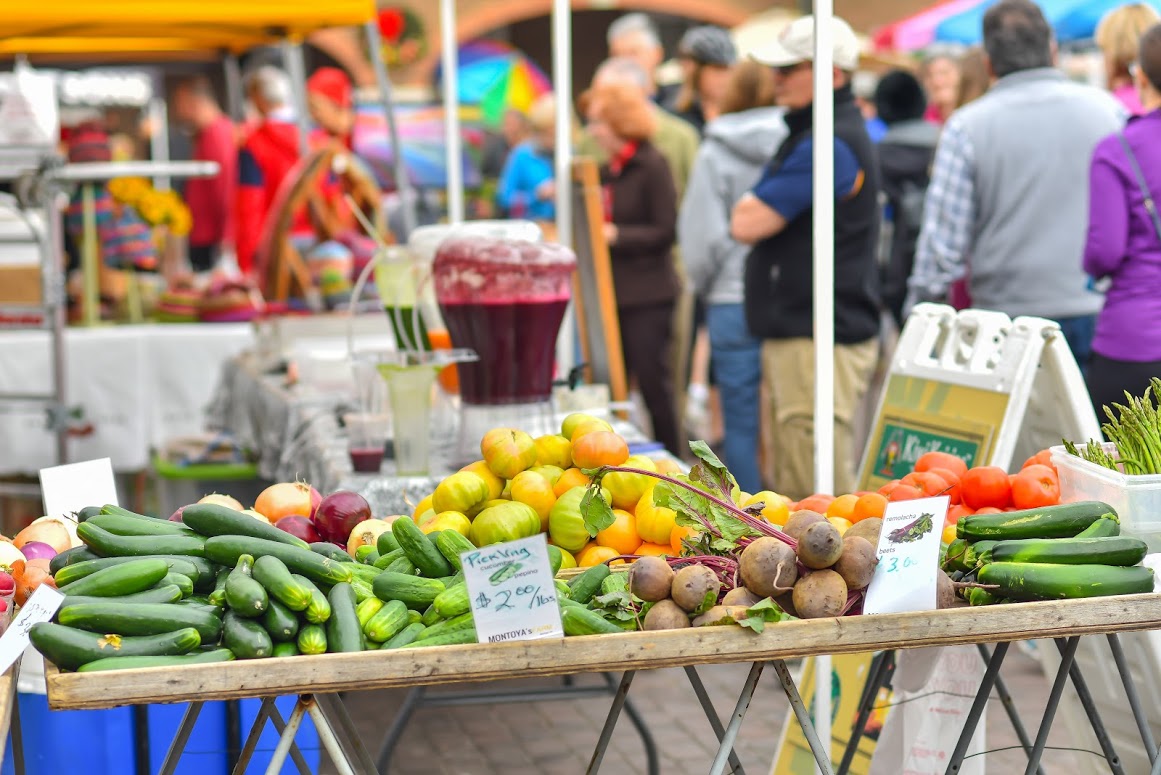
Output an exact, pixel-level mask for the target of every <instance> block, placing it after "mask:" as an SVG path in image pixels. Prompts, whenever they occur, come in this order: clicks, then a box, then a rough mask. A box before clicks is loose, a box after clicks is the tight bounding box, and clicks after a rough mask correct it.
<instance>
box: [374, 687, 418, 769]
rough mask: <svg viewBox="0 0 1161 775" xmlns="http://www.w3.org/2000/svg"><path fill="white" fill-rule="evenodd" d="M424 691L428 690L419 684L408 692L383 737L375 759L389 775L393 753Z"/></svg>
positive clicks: (380, 767) (379, 766)
mask: <svg viewBox="0 0 1161 775" xmlns="http://www.w3.org/2000/svg"><path fill="white" fill-rule="evenodd" d="M424 691H426V690H425V688H424V687H422V686H417V687H415V688H414V689H412V690H411V691H409V692H407V696H406V697H404V698H403V704H402V705H400V706H399V712H398V713H396V714H395V718H394V720H392V722H391V726H390V727H388V729H387V735H386V737H384V738H383V743H382V744H381V745H380V746H379V755H378V757H376V759H375V763H376V764H377V765H378V768H379V772H381V773H382V774H383V775H387V768H388V767H389V766H390V764H391V754H393V753H395V746H396V745H398V744H399V738H401V737H403V730H404V729H406V728H407V722H409V721H411V716H412V714H414V713H415V709H416V707H418V705H419V701H420V700H421V699H423V693H424Z"/></svg>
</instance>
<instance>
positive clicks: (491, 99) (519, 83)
mask: <svg viewBox="0 0 1161 775" xmlns="http://www.w3.org/2000/svg"><path fill="white" fill-rule="evenodd" d="M458 62H459V67H458V69H457V71H456V77H457V79H458V92H459V99H460V103H462V104H464V105H478V106H479V107H480V111H481V114H482V117H483V120H484V121H485V122H486V123H487V124H489V125H495V124H498V123H499V122H500V119H501V118H503V116H504V111H505V110H508V109H509V108H515V109H516V110H520V111H527V110H528V109H529V108H530V107H532V103H533V102H535V101H536V98H537V97H539V96H540V95H542V94H545V93H547V92H550V91H552V82H551V81H550V80H549V79H548V76H547V75H545V74H544V72H543V71H542V70H541V69H540V68H539V67H537V66H536V65H535V64H533V62H532V61H531V60H530V59H528V57H527V56H525V55H524V53H523V52H522V51H520V50H519V49H517V48H514V47H512V46H510V45H508V44H507V43H501V42H500V41H496V40H488V39H480V40H473V41H470V42H468V43H465V44H464V45H462V46H460V49H459V52H458ZM435 79H436V85H437V87H438V85H439V83H440V81H441V80H442V72H441V71H440V70H438V69H437V70H436V74H435Z"/></svg>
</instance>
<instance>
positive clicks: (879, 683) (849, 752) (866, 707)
mask: <svg viewBox="0 0 1161 775" xmlns="http://www.w3.org/2000/svg"><path fill="white" fill-rule="evenodd" d="M894 672H895V652H894V651H881V652H879V653H878V654H876V655H875V656H874V657H873V658H872V659H871V669H870V672H869V674H868V676H867V683H866V685H865V686H864V687H863V696H862V697H861V698H860V699H859V712H858V715H857V716H856V717H855V725H854V726H853V727H852V728H851V739H850V740H848V741H847V747H846V750H845V751H843V758H842V761H841V762H839V766H838V771H837V775H846V774H847V773H848V772H849V771H850V769H851V764H852V763H854V761H855V754H856V753H858V751H859V743H860V742H861V741H862V739H863V732H864V731H865V730H866V728H867V720H868V719H869V718H870V717H871V713H873V712H874V710H875V700H876V699H878V697H879V690H880V689H882V688H883V687H884V686H887V685H888V684H889V683H890V681H891V675H892V674H893V673H894Z"/></svg>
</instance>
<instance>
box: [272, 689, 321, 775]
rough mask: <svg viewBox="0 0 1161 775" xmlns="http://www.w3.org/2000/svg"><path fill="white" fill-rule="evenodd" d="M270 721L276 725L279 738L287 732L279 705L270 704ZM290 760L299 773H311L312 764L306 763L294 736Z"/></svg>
mask: <svg viewBox="0 0 1161 775" xmlns="http://www.w3.org/2000/svg"><path fill="white" fill-rule="evenodd" d="M269 709H270V713H269V717H270V723H271V724H272V725H273V726H274V731H275V732H277V733H278V737H279V739H281V738H282V735H283V734H285V733H286V722H285V721H283V720H282V714H281V713H279V712H278V705H277V704H275V703H271V704H270V708H269ZM290 760H291V761H293V762H294V766H295V767H297V768H298V773H299V775H311V771H310V765H309V764H307V763H306V759H305V758H303V755H302V751H300V750H298V743H297V742H295V740H294V738H293V737H292V738H291V739H290Z"/></svg>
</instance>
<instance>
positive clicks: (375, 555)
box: [355, 546, 379, 565]
mask: <svg viewBox="0 0 1161 775" xmlns="http://www.w3.org/2000/svg"><path fill="white" fill-rule="evenodd" d="M378 559H379V550H378V549H376V548H375V547H374V546H360V547H359V548H358V549H356V550H355V562H358V563H362V564H363V565H374V564H375V560H378Z"/></svg>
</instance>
